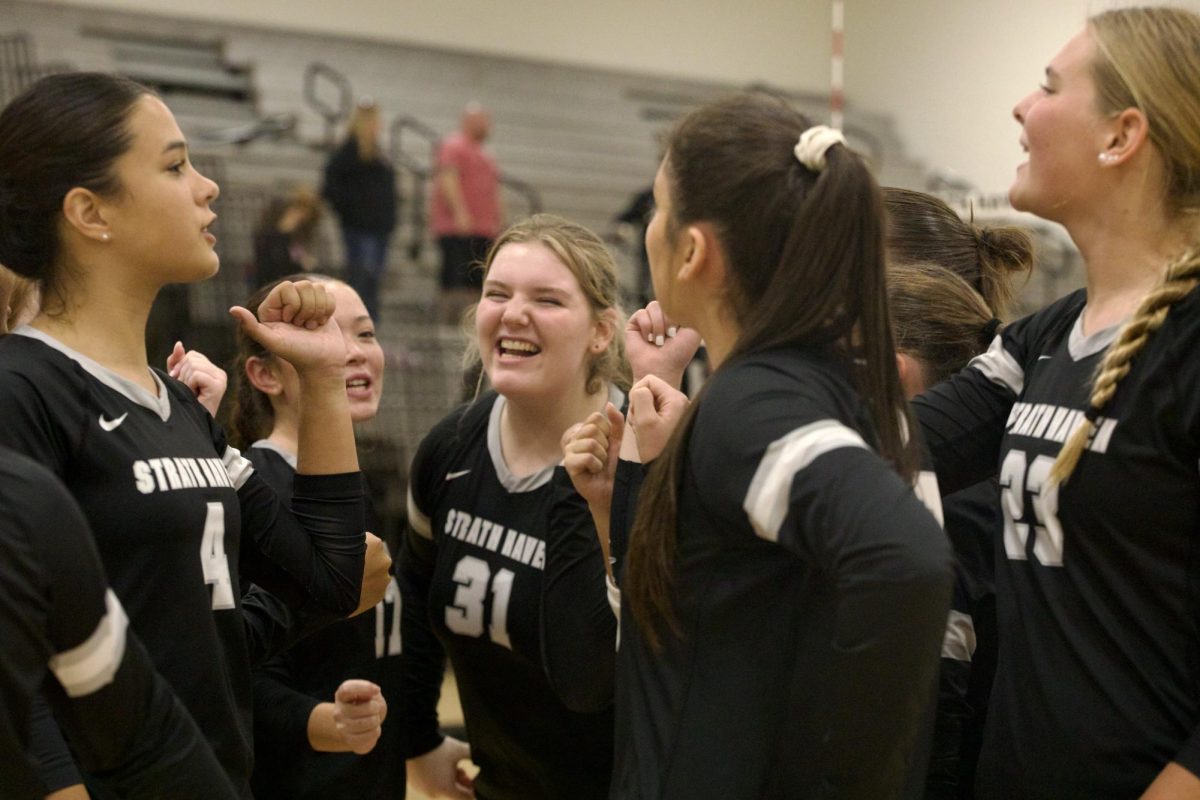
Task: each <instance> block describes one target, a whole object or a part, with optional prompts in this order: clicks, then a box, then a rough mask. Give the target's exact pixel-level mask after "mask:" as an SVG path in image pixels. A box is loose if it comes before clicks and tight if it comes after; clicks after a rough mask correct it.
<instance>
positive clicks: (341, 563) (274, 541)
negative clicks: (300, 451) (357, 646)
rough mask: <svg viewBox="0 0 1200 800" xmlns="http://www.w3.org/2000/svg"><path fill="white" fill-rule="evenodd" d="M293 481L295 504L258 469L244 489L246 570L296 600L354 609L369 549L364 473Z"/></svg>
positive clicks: (341, 611) (337, 610)
mask: <svg viewBox="0 0 1200 800" xmlns="http://www.w3.org/2000/svg"><path fill="white" fill-rule="evenodd" d="M230 450H232V448H230ZM233 452H234V453H236V451H233ZM238 457H239V458H240V456H238ZM293 486H294V493H293V495H292V505H291V508H290V509H289V508H288V507H287V506H286V505H284V504H283V503H281V502H280V501H279V498H278V497H277V496H276V495H275V491H274V490H273V489H271V487H270V486H268V485H267V483H266V481H264V480H263V479H262V478H260V477H259V476H257V475H250V476H249V477H248V478H247V479H246V482H245V483H244V484H243V485H242V487H241V488H240V489H239V490H238V499H239V500H240V503H241V509H242V530H243V532H244V533H245V537H244V538H243V540H242V541H243V545H242V551H241V558H240V563H239V565H238V566H239V570H240V572H241V574H242V575H244V576H246V577H247V578H249V579H250V580H252V581H253V582H255V583H257V584H259V585H261V586H262V587H263V588H265V589H268V590H269V591H271V592H273V593H275V594H277V595H279V596H280V597H281V598H283V599H285V600H287V601H288V602H289V603H290V604H294V605H297V606H303V605H304V604H305V603H307V602H308V601H309V600H315V601H317V602H318V603H319V604H321V605H323V606H324V607H326V608H327V609H328V610H330V611H332V612H335V613H337V614H340V615H343V616H344V615H346V614H349V613H350V612H352V611H353V610H354V609H355V608H357V607H358V602H359V593H360V590H361V588H362V575H363V565H364V558H365V553H366V540H365V538H364V535H363V534H364V531H365V530H366V528H365V524H366V523H365V522H364V520H363V495H362V478H361V476H360V474H359V473H357V472H351V473H345V474H342V475H297V476H296V479H295V482H294V484H293Z"/></svg>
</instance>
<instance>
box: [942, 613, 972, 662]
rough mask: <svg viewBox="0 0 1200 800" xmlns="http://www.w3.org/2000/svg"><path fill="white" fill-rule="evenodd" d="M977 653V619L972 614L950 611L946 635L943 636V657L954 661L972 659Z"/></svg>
mask: <svg viewBox="0 0 1200 800" xmlns="http://www.w3.org/2000/svg"><path fill="white" fill-rule="evenodd" d="M973 655H975V621H974V620H973V619H971V615H970V614H964V613H963V612H961V611H953V610H951V612H950V618H949V619H948V620H946V635H945V637H943V638H942V658H949V659H953V660H954V661H966V662H968V663H969V662H970V661H971V656H973Z"/></svg>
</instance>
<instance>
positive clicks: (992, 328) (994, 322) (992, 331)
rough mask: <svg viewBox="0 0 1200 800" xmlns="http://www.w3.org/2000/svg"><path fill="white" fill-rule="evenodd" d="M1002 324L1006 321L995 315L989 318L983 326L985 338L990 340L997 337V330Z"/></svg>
mask: <svg viewBox="0 0 1200 800" xmlns="http://www.w3.org/2000/svg"><path fill="white" fill-rule="evenodd" d="M1002 324H1004V323H1002V322H1001V321H1000V320H998V319H996V318H995V317H992V318H991V319H990V320H988V323H987V324H986V325H984V326H983V338H984V339H986V340H987V341H989V342H990V341H991V340H992V339H994V338H995V337H996V331H997V330H998V329H999V328H1000V326H1001V325H1002Z"/></svg>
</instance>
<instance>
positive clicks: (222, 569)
mask: <svg viewBox="0 0 1200 800" xmlns="http://www.w3.org/2000/svg"><path fill="white" fill-rule="evenodd" d="M200 566H201V567H202V568H203V570H204V582H205V583H206V584H212V587H213V589H212V607H213V610H214V611H218V610H221V609H226V608H233V607H234V603H233V580H232V579H231V578H230V577H229V559H228V558H226V557H225V506H223V505H221V504H220V503H209V504H208V511H207V512H206V513H205V515H204V536H203V538H201V540H200Z"/></svg>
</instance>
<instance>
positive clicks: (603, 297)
mask: <svg viewBox="0 0 1200 800" xmlns="http://www.w3.org/2000/svg"><path fill="white" fill-rule="evenodd" d="M528 243H537V244H540V245H543V246H544V247H546V249H548V250H549V251H550V252H551V253H553V254H554V256H555V257H556V258H557V259H558V260H559V261H560V262H562V264H563V266H565V267H566V268H567V269H569V270H570V271H571V274H572V275H574V276H575V280H576V281H578V282H579V288H580V289H582V290H583V296H584V297H585V298H587V301H588V305H589V306H591V309H592V316H593V318H596V319H598V318H599V317H600V315H602V314H604V313H605V312H606V311H608V310H610V309H611V310H612V311H613V312H615V313H614V319H613V325H614V326H615V328H614V335H613V338H612V341H611V342H609V345H608V347H606V348H605V349H604V351H603V352H602V353H600V354H599V355H597V356H595V357H594V358H593V359H592V361H591V363H590V364H589V365H588V375H587V381H586V384H585V387H584V388H585V389H586V391H587V393H588V394H595V393H596V392H598V391H599V390H600V387H601V386H602V385H603V384H605V383H611V384H615V385H616V386H618V387H620V388H621V390H623V391H628V390H629V386H630V384H631V383H632V382H633V372H632V370H631V369H630V367H629V361H628V359H626V358H625V336H624V331H623V330H622V325H623V323H624V316H623V314H622V313H621V307H620V304H619V302H618V283H617V266H616V264H615V263H614V262H613V257H612V254H611V253H609V251H608V248H607V247H605V246H604V242H603V241H601V240H600V237H599V236H597V235H596V234H594V233H592V232H591V231H590V230H588V229H587V228H585V227H583V226H582V225H578V224H576V223H574V222H571V221H570V220H566V219H563V218H562V217H558V216H555V215H553V214H534V215H533V216H531V217H529V218H527V219H525V220H522V221H521V222H518V223H516V224H514V225H512V226H511V227H509V228H508V230H506V231H504V232H503V233H501V234H500V236H499V238H497V239H496V241H495V242H493V243H492V246H491V247H490V248H489V249H488V254H487V257H486V258H485V259H484V263H483V275H484V278H486V277H487V274H488V271H489V270H490V269H491V268H492V263H493V262H494V261H495V260H496V254H497V253H499V252H500V249H501V248H503V247H504V246H505V245H507V244H528ZM477 308H478V304H476V305H473V306H471V308H469V309H468V310H467V312H466V314H464V315H463V327H464V329H465V330H467V331H469V335H468V336H467V342H468V345H467V351H466V354H465V355H464V358H463V360H464V363H466V364H470V365H474V364H475V363H477V362H478V361H479V345H478V342H477V341H476V339H475V336H474V335H473V334H474V327H475V312H476V309H477Z"/></svg>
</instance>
